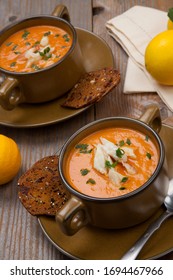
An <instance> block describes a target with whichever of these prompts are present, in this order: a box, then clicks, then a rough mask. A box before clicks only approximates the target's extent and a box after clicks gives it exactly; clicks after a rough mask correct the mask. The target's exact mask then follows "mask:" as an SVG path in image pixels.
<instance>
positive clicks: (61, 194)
mask: <svg viewBox="0 0 173 280" xmlns="http://www.w3.org/2000/svg"><path fill="white" fill-rule="evenodd" d="M57 167H58V156H48V157H45V158H43V159H41V160H39V161H37V162H36V163H35V164H34V165H33V166H32V167H31V169H29V170H28V171H26V172H25V173H24V174H23V175H22V176H21V177H20V178H19V180H18V188H19V189H18V196H19V199H20V201H21V203H22V204H23V206H24V207H25V208H26V209H27V211H28V212H29V213H30V214H31V215H34V216H35V215H49V216H55V214H56V211H57V210H59V209H60V208H61V207H62V206H63V205H64V204H65V202H66V201H67V200H68V199H69V197H70V194H69V193H68V191H66V190H65V188H64V186H63V185H62V183H61V181H60V178H59V173H58V170H57Z"/></svg>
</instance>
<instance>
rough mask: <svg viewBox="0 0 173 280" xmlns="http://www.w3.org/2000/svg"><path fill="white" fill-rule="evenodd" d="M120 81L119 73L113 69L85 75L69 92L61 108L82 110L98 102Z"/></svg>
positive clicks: (104, 69)
mask: <svg viewBox="0 0 173 280" xmlns="http://www.w3.org/2000/svg"><path fill="white" fill-rule="evenodd" d="M119 81H120V73H119V72H118V71H117V70H114V69H113V68H103V69H101V70H97V71H92V72H89V73H85V74H84V75H83V76H82V78H81V79H80V80H79V82H78V83H77V84H76V85H75V86H74V87H73V88H72V90H71V91H70V92H69V94H68V96H67V98H66V100H65V102H64V103H63V104H62V106H63V107H70V108H75V109H79V108H83V107H85V106H88V105H91V104H93V103H95V102H98V101H100V99H101V98H103V97H104V96H105V95H106V94H108V93H109V92H110V91H111V90H112V89H113V88H114V87H116V86H117V85H118V83H119Z"/></svg>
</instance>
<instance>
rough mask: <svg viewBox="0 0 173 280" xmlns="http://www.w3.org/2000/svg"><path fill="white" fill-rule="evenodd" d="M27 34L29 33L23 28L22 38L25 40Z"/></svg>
mask: <svg viewBox="0 0 173 280" xmlns="http://www.w3.org/2000/svg"><path fill="white" fill-rule="evenodd" d="M29 34H30V32H29V31H27V30H24V33H23V34H22V38H23V39H24V40H26V39H27V36H28V35H29Z"/></svg>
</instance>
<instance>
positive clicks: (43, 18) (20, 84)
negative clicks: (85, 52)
mask: <svg viewBox="0 0 173 280" xmlns="http://www.w3.org/2000/svg"><path fill="white" fill-rule="evenodd" d="M69 20H70V17H69V13H68V10H67V8H66V7H65V6H64V5H58V6H57V7H56V8H55V10H54V12H53V13H52V16H47V15H40V16H33V17H29V18H25V19H22V20H20V21H18V22H16V23H14V24H11V25H9V26H7V27H6V28H4V29H3V30H2V31H1V32H0V45H2V44H3V42H5V40H7V39H8V38H9V37H10V36H11V35H13V34H15V33H16V32H18V31H20V30H27V28H30V27H34V26H46V25H47V26H53V27H58V28H61V29H62V30H64V31H65V32H67V33H68V34H69V36H70V37H71V38H72V44H71V47H70V49H69V50H68V52H67V53H66V54H65V55H64V56H63V57H62V58H61V59H60V60H59V61H57V62H55V63H53V64H51V65H50V66H47V67H45V68H42V69H37V71H32V72H15V71H9V70H6V69H5V68H3V67H1V68H0V71H1V73H3V74H4V75H5V77H6V79H5V81H4V82H3V83H2V85H1V86H0V105H1V106H2V107H3V108H4V109H6V110H11V109H13V108H15V107H16V106H17V105H18V104H20V103H40V102H47V101H50V100H53V99H55V98H58V97H60V96H62V95H63V94H64V93H65V92H67V91H68V90H70V89H71V88H72V87H73V86H74V85H75V83H76V82H77V81H78V80H79V78H80V77H81V75H82V74H83V73H84V72H85V70H84V66H83V59H82V54H81V50H80V46H79V44H78V38H77V33H76V30H75V28H74V27H73V26H72V25H71V23H70V22H69ZM24 39H25V38H24ZM16 50H17V48H16ZM49 50H50V48H49V49H47V51H49ZM14 51H15V50H14ZM16 53H17V52H16ZM45 56H46V54H45ZM2 66H3V65H2Z"/></svg>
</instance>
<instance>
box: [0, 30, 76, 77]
mask: <svg viewBox="0 0 173 280" xmlns="http://www.w3.org/2000/svg"><path fill="white" fill-rule="evenodd" d="M71 45H72V39H71V37H70V35H69V34H68V33H67V32H66V31H64V30H63V29H61V28H58V27H55V26H47V25H40V26H33V27H29V28H26V29H23V30H20V31H18V32H16V33H14V34H13V35H11V36H10V37H9V38H8V39H7V40H6V41H5V42H3V44H2V45H1V46H0V67H1V68H4V69H6V70H9V71H12V72H33V71H37V70H40V69H43V68H45V67H48V66H50V65H52V64H53V63H55V62H57V61H59V60H60V59H61V58H62V57H63V56H64V55H65V54H66V53H67V52H68V50H69V49H70V47H71Z"/></svg>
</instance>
